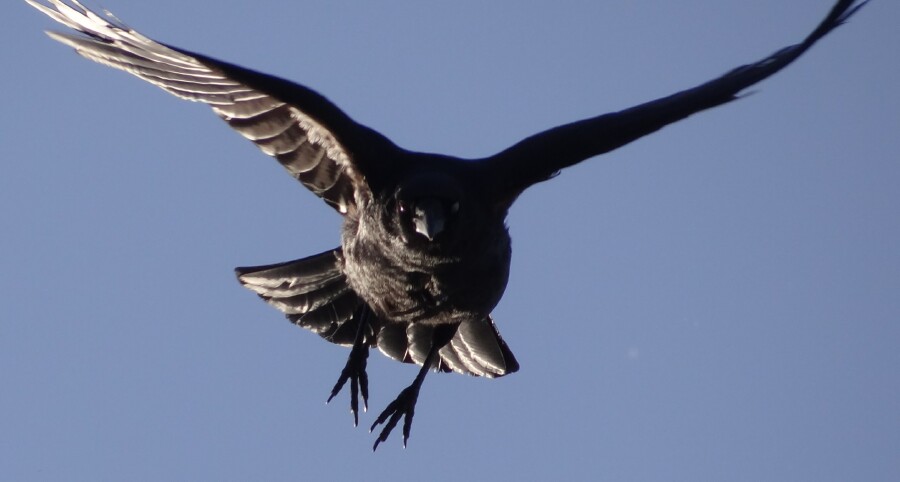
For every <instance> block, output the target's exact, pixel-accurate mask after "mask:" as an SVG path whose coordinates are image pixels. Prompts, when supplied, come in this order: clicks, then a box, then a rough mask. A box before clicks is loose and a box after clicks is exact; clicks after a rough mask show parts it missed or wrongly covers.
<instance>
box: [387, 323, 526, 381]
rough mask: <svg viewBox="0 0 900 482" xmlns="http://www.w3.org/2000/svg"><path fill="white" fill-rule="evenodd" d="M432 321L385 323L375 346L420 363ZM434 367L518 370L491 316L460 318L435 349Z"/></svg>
mask: <svg viewBox="0 0 900 482" xmlns="http://www.w3.org/2000/svg"><path fill="white" fill-rule="evenodd" d="M434 329H435V327H434V326H433V325H428V324H424V323H408V324H405V323H387V324H385V325H384V326H382V327H381V329H380V330H379V331H378V335H377V342H378V349H379V350H381V352H382V353H384V354H385V355H387V356H388V357H390V358H393V359H395V360H398V361H402V362H404V363H415V364H416V365H422V364H423V363H424V362H425V358H426V357H427V356H428V351H429V350H430V349H431V343H432V342H433V340H434V337H433V336H432V332H433V330H434ZM438 355H440V361H439V363H438V364H437V366H435V367H434V368H435V369H436V370H439V371H442V372H456V373H462V374H465V375H474V376H476V377H487V378H497V377H502V376H504V375H509V374H510V373H513V372H516V371H518V370H519V362H518V361H516V357H515V356H514V355H513V353H512V351H511V350H510V349H509V347H508V346H507V345H506V342H505V341H503V337H501V336H500V332H499V331H497V327H496V325H494V321H493V320H492V319H491V317H486V318H484V319H482V320H478V321H472V320H469V321H464V322H462V323H460V325H459V328H458V329H457V330H456V333H455V334H454V335H453V338H451V339H450V341H449V342H448V343H447V344H446V345H444V346H443V347H442V348H441V349H440V350H439V351H438Z"/></svg>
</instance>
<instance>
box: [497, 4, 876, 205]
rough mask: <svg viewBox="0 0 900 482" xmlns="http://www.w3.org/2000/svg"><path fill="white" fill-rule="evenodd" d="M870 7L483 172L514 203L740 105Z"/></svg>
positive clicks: (550, 137)
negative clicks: (622, 150)
mask: <svg viewBox="0 0 900 482" xmlns="http://www.w3.org/2000/svg"><path fill="white" fill-rule="evenodd" d="M867 2H868V0H865V1H862V2H858V1H857V0H839V1H838V2H837V3H836V4H835V6H834V7H833V8H832V9H831V11H830V12H829V13H828V16H827V17H825V19H824V20H823V21H822V22H821V23H820V24H819V26H818V27H816V29H815V30H813V32H812V33H811V34H809V36H807V37H806V39H805V40H803V42H801V43H799V44H796V45H792V46H790V47H786V48H784V49H781V50H779V51H778V52H775V53H774V54H772V55H770V56H768V57H766V58H764V59H762V60H760V61H759V62H756V63H752V64H748V65H744V66H741V67H738V68H736V69H734V70H732V71H730V72H728V73H726V74H725V75H723V76H721V77H719V78H717V79H714V80H711V81H709V82H706V83H705V84H702V85H699V86H697V87H694V88H692V89H688V90H684V91H681V92H678V93H676V94H674V95H670V96H668V97H663V98H661V99H657V100H654V101H652V102H648V103H646V104H641V105H638V106H635V107H632V108H630V109H626V110H623V111H620V112H615V113H610V114H605V115H601V116H599V117H593V118H590V119H584V120H581V121H578V122H574V123H571V124H566V125H563V126H559V127H556V128H553V129H550V130H547V131H544V132H541V133H539V134H536V135H534V136H531V137H529V138H527V139H524V140H523V141H521V142H519V143H518V144H515V145H514V146H512V147H510V148H508V149H506V150H505V151H502V152H500V153H498V154H496V155H494V156H492V157H490V158H488V159H486V160H485V161H486V162H485V163H483V164H482V167H483V168H486V169H487V170H488V171H489V172H490V174H491V178H492V179H496V180H497V182H499V183H500V184H502V185H503V187H502V188H501V189H499V190H498V192H497V194H498V195H499V196H500V199H503V202H507V203H511V202H512V201H513V200H514V199H515V197H516V196H518V195H519V194H520V193H521V192H522V191H523V190H524V189H526V188H527V187H528V186H530V185H532V184H534V183H537V182H540V181H544V180H546V179H549V178H551V177H553V176H554V175H555V174H556V173H558V172H559V170H560V169H563V168H565V167H569V166H571V165H573V164H576V163H578V162H580V161H583V160H585V159H588V158H590V157H593V156H596V155H599V154H603V153H605V152H609V151H611V150H613V149H616V148H618V147H621V146H623V145H625V144H628V143H629V142H631V141H634V140H636V139H638V138H640V137H643V136H645V135H647V134H650V133H652V132H655V131H657V130H659V129H661V128H662V127H664V126H666V125H667V124H671V123H673V122H676V121H679V120H681V119H684V118H685V117H688V116H689V115H691V114H694V113H696V112H700V111H702V110H705V109H709V108H711V107H716V106H718V105H722V104H725V103H727V102H730V101H732V100H735V99H737V98H738V96H739V94H740V92H741V91H743V90H744V89H746V88H747V87H750V86H751V85H753V84H755V83H757V82H759V81H761V80H763V79H765V78H766V77H769V76H770V75H772V74H774V73H775V72H778V71H779V70H781V69H783V68H784V67H785V66H787V65H788V64H790V63H791V62H793V61H794V60H796V59H797V58H798V57H800V55H802V54H803V53H804V52H806V50H807V49H809V48H810V47H812V46H813V44H815V43H816V42H817V41H818V40H819V39H821V38H822V37H824V36H825V35H827V34H828V33H829V32H831V31H832V30H833V29H835V28H836V27H838V26H839V25H841V24H842V23H844V22H846V21H847V19H849V18H850V17H851V16H852V15H853V14H854V13H856V11H857V10H859V9H860V8H861V7H862V6H863V5H865V4H866V3H867Z"/></svg>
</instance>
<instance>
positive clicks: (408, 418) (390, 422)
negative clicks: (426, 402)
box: [369, 386, 419, 452]
mask: <svg viewBox="0 0 900 482" xmlns="http://www.w3.org/2000/svg"><path fill="white" fill-rule="evenodd" d="M418 398H419V389H418V387H416V386H410V387H406V388H405V389H404V390H403V391H402V392H400V395H397V398H395V399H394V401H393V402H391V403H390V404H388V406H387V408H385V409H384V411H382V412H381V415H379V416H378V418H377V419H375V423H373V424H372V426H371V427H370V428H369V432H372V431H374V430H375V427H377V426H378V425H380V424H382V423H385V421H386V422H387V423H385V425H384V428H382V429H381V433H380V434H378V438H377V439H376V440H375V445H373V446H372V451H373V452H374V451H375V450H377V449H378V444H380V443H381V442H384V441H385V440H387V438H388V437H389V436H390V435H391V431H393V430H394V427H396V426H397V422H399V421H400V417H401V416H402V417H403V448H406V441H407V440H409V432H410V429H411V428H412V420H413V416H414V415H415V414H416V400H418Z"/></svg>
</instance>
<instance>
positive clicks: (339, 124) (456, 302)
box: [26, 0, 868, 450]
mask: <svg viewBox="0 0 900 482" xmlns="http://www.w3.org/2000/svg"><path fill="white" fill-rule="evenodd" d="M26 1H27V2H28V3H29V4H31V5H32V6H34V7H35V8H37V9H38V10H40V11H41V12H43V13H45V14H47V15H48V16H50V18H52V19H53V20H56V21H57V22H59V23H61V24H63V25H65V26H67V27H70V28H72V29H74V30H76V31H77V32H79V33H74V34H68V33H56V32H48V35H50V37H51V38H53V39H54V40H58V41H59V42H62V43H64V44H66V45H69V46H70V47H72V48H74V49H75V50H76V51H77V52H78V53H79V54H81V55H82V56H84V57H86V58H88V59H90V60H93V61H95V62H99V63H101V64H104V65H107V66H110V67H113V68H116V69H120V70H124V71H126V72H128V73H130V74H132V75H135V76H137V77H140V78H141V79H144V80H146V81H148V82H150V83H151V84H154V85H156V86H158V87H160V88H162V89H164V90H166V91H167V92H169V93H171V94H173V95H175V96H177V97H180V98H182V99H186V100H191V101H196V102H201V103H204V104H207V105H209V106H210V107H211V108H212V110H213V112H215V113H216V114H217V115H218V116H219V117H220V118H222V119H223V120H224V121H225V122H227V123H228V125H229V126H231V127H232V128H233V129H235V130H236V131H238V133H240V134H241V135H243V136H244V137H246V138H247V139H249V140H250V141H252V142H253V143H255V144H256V145H257V146H258V147H259V149H260V150H262V151H263V153H265V154H267V155H269V156H272V157H274V158H275V159H277V160H278V162H279V163H281V165H282V166H284V168H285V169H287V171H288V172H289V173H290V174H291V175H292V176H293V177H295V178H296V179H297V180H298V181H300V182H301V183H302V184H303V185H304V186H306V188H308V189H309V190H310V191H312V192H313V193H314V194H316V195H317V196H319V197H320V198H322V199H323V200H324V201H325V202H326V203H327V204H328V205H330V206H331V207H332V208H334V209H335V210H336V211H337V212H338V213H339V214H340V215H341V216H343V227H342V229H341V243H340V246H339V247H337V248H335V249H332V250H330V251H326V252H324V253H319V254H316V255H313V256H309V257H305V258H302V259H297V260H293V261H287V262H283V263H278V264H272V265H267V266H254V267H245V268H237V269H236V273H237V278H238V281H239V282H240V283H241V284H242V285H243V286H245V287H247V288H248V289H250V290H251V291H253V292H254V293H256V294H257V295H259V296H260V297H261V298H262V299H263V300H265V301H266V302H267V303H269V304H270V305H272V306H273V307H275V308H276V309H278V310H280V311H281V312H283V313H284V314H285V315H286V316H287V318H288V319H289V320H290V321H292V322H293V323H295V324H297V325H299V326H301V327H304V328H306V329H309V330H311V331H313V332H314V333H317V334H318V335H319V336H321V337H322V338H324V339H326V340H328V341H330V342H332V343H336V344H339V345H344V346H349V347H351V349H350V354H349V357H348V359H347V363H346V365H345V366H344V368H343V370H342V371H341V374H340V376H339V377H338V381H337V383H336V384H335V385H334V387H333V389H332V390H331V393H330V396H329V398H328V400H329V401H330V400H331V399H332V398H334V397H335V396H336V395H337V394H338V393H339V392H340V391H341V390H342V388H343V387H344V385H345V384H346V383H347V382H350V407H351V412H352V414H353V419H354V424H357V423H358V410H359V400H360V399H362V402H363V407H364V408H366V407H367V406H368V377H367V374H366V360H367V358H368V354H369V349H370V348H372V347H377V348H378V349H379V350H380V351H381V352H382V353H384V354H385V355H387V356H388V357H390V358H393V359H395V360H398V361H401V362H404V363H415V364H417V365H420V366H421V368H420V370H419V372H418V374H417V376H416V378H415V379H414V380H413V382H412V383H411V384H410V385H409V386H408V387H407V388H406V389H404V390H403V391H401V392H400V394H399V395H398V396H397V397H396V398H395V399H394V400H393V401H392V402H391V403H390V404H389V405H388V406H387V408H385V409H384V411H382V412H381V414H380V415H379V416H378V417H377V418H376V420H375V421H374V423H373V424H372V426H371V430H375V428H376V427H378V426H379V425H382V424H384V425H383V427H382V430H381V432H380V433H379V435H378V437H377V438H376V440H375V444H374V446H373V450H375V449H377V448H378V445H379V444H380V443H381V442H383V441H385V440H387V438H388V436H389V435H390V433H391V431H392V430H393V429H394V428H395V427H396V425H397V424H398V422H399V421H400V419H401V418H403V421H404V422H403V445H404V446H406V442H407V439H408V438H409V433H410V428H411V426H412V420H413V415H414V413H415V407H416V400H417V398H418V394H419V390H420V388H421V386H422V383H423V381H424V379H425V377H426V375H427V373H428V371H429V370H436V371H443V372H456V373H463V374H468V375H474V376H481V377H491V378H493V377H501V376H504V375H508V374H510V373H514V372H516V371H517V370H518V369H519V363H518V361H517V360H516V357H515V356H514V355H513V353H512V351H511V350H510V349H509V347H508V346H507V344H506V343H505V342H504V341H503V338H501V336H500V332H499V331H498V330H497V327H496V325H495V324H494V320H493V319H492V317H491V311H492V310H493V309H494V307H495V306H496V305H497V303H498V302H499V301H500V298H501V296H502V295H503V292H504V291H505V289H506V284H507V279H508V276H509V264H510V255H511V251H510V237H509V233H508V231H507V228H506V224H505V219H506V215H507V211H508V210H509V208H510V206H511V205H512V204H513V202H514V201H515V200H516V198H517V197H518V196H519V195H520V194H521V193H522V192H523V191H524V190H525V189H527V188H528V187H529V186H532V185H534V184H536V183H539V182H542V181H545V180H548V179H550V178H552V177H554V176H555V175H556V174H558V173H559V172H560V170H562V169H563V168H566V167H569V166H572V165H574V164H576V163H578V162H581V161H583V160H586V159H589V158H592V157H594V156H597V155H600V154H603V153H606V152H609V151H612V150H614V149H616V148H618V147H621V146H623V145H625V144H628V143H629V142H631V141H634V140H636V139H638V138H640V137H643V136H645V135H647V134H650V133H652V132H655V131H657V130H659V129H661V128H662V127H664V126H666V125H668V124H671V123H673V122H676V121H679V120H681V119H684V118H686V117H688V116H690V115H692V114H694V113H696V112H700V111H702V110H705V109H709V108H712V107H716V106H719V105H722V104H726V103H728V102H731V101H733V100H735V99H738V98H740V97H741V93H742V92H743V91H744V90H745V89H747V88H748V87H749V86H751V85H753V84H755V83H757V82H759V81H761V80H763V79H765V78H767V77H769V76H770V75H772V74H774V73H775V72H778V71H779V70H781V69H782V68H784V67H785V66H787V65H788V64H790V63H791V62H793V61H794V60H796V59H797V58H798V57H800V56H801V55H802V54H803V53H804V52H806V51H807V50H808V49H809V48H810V47H812V46H813V44H815V43H816V42H817V41H818V40H819V39H821V38H822V37H824V36H825V35H827V34H828V33H829V32H831V31H832V30H833V29H835V28H836V27H838V26H839V25H841V24H843V23H844V22H846V21H847V19H849V18H850V17H851V16H852V15H853V14H854V13H856V12H857V11H858V10H859V9H860V8H862V6H863V5H865V4H866V3H867V2H868V0H864V1H858V0H839V1H837V3H836V4H835V5H834V6H833V7H832V9H831V11H830V12H829V13H828V15H827V16H826V17H825V19H824V20H822V22H821V23H820V24H819V25H818V26H817V27H816V28H815V29H814V30H813V31H812V33H810V34H809V35H808V36H807V37H806V38H805V39H804V40H803V41H802V42H800V43H798V44H795V45H791V46H789V47H786V48H783V49H781V50H779V51H777V52H775V53H774V54H772V55H770V56H768V57H766V58H764V59H762V60H760V61H758V62H755V63H750V64H747V65H743V66H740V67H738V68H735V69H733V70H731V71H729V72H727V73H726V74H724V75H722V76H721V77H718V78H716V79H713V80H711V81H709V82H706V83H704V84H701V85H699V86H696V87H693V88H690V89H687V90H683V91H681V92H678V93H676V94H673V95H670V96H668V97H663V98H660V99H657V100H654V101H651V102H647V103H645V104H641V105H638V106H635V107H632V108H629V109H625V110H622V111H619V112H614V113H609V114H604V115H600V116H597V117H592V118H589V119H584V120H580V121H577V122H573V123H570V124H566V125H562V126H559V127H555V128H552V129H549V130H547V131H544V132H541V133H538V134H535V135H533V136H531V137H528V138H526V139H524V140H522V141H520V142H519V143H517V144H515V145H513V146H511V147H509V148H507V149H506V150H503V151H501V152H499V153H497V154H494V155H492V156H489V157H485V158H482V159H459V158H455V157H451V156H446V155H440V154H432V153H422V152H412V151H408V150H406V149H403V148H401V147H398V146H397V145H395V144H394V143H393V142H391V141H390V140H389V139H387V138H386V137H385V136H383V135H381V134H379V133H378V132H376V131H375V130H373V129H371V128H369V127H366V126H364V125H362V124H358V123H356V122H355V121H354V120H353V119H351V118H350V117H349V116H348V115H347V114H345V113H344V112H343V111H341V110H340V109H339V108H338V107H337V106H335V104H333V103H332V102H330V101H329V100H328V99H326V98H325V97H323V96H321V95H320V94H318V93H316V92H314V91H312V90H310V89H308V88H306V87H304V86H301V85H298V84H295V83H292V82H289V81H287V80H283V79H280V78H277V77H273V76H270V75H266V74H263V73H259V72H255V71H252V70H249V69H246V68H243V67H240V66H237V65H234V64H230V63H227V62H223V61H220V60H216V59H213V58H210V57H207V56H205V55H202V54H198V53H194V52H190V51H187V50H183V49H180V48H177V47H173V46H171V45H167V44H164V43H161V42H157V41H155V40H153V39H151V38H149V37H146V36H144V35H142V34H140V33H138V32H137V31H135V30H133V29H131V28H129V27H128V26H126V25H125V24H124V23H122V22H121V21H120V20H118V19H116V18H115V17H113V16H112V15H111V14H109V13H108V12H107V13H106V15H100V14H97V13H95V12H93V11H91V10H89V9H88V8H86V7H84V6H83V5H82V4H80V3H79V2H78V1H77V0H70V2H65V1H63V0H46V2H48V3H44V2H41V1H39V0H26Z"/></svg>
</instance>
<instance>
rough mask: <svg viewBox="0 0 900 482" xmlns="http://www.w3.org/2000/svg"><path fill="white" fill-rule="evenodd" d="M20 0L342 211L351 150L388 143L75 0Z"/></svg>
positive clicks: (289, 86)
mask: <svg viewBox="0 0 900 482" xmlns="http://www.w3.org/2000/svg"><path fill="white" fill-rule="evenodd" d="M27 1H28V3H29V4H31V5H32V6H34V7H35V8H37V9H38V10H40V11H41V12H43V13H45V14H47V15H48V16H49V17H50V18H52V19H54V20H56V21H57V22H59V23H61V24H63V25H65V26H67V27H71V28H72V29H74V30H77V31H78V32H81V33H82V34H84V35H68V34H60V33H55V32H48V34H49V35H50V36H51V37H52V38H53V39H55V40H58V41H60V42H62V43H64V44H67V45H69V46H71V47H73V48H74V49H75V50H76V51H77V52H78V53H79V54H81V55H82V56H84V57H86V58H88V59H90V60H93V61H95V62H99V63H101V64H104V65H107V66H110V67H113V68H116V69H120V70H124V71H125V72H128V73H130V74H133V75H135V76H137V77H140V78H141V79H144V80H146V81H147V82H150V83H152V84H154V85H156V86H158V87H160V88H162V89H164V90H165V91H167V92H169V93H171V94H173V95H175V96H178V97H180V98H182V99H187V100H191V101H196V102H203V103H205V104H208V105H209V106H210V107H212V109H213V111H214V112H215V113H216V114H217V115H218V116H219V117H221V118H222V119H224V120H225V121H226V122H227V123H228V124H229V125H230V126H231V127H232V128H234V129H235V130H236V131H238V132H239V133H240V134H241V135H243V136H244V137H246V138H247V139H250V140H251V141H253V142H254V143H255V144H256V145H257V146H258V147H259V148H260V149H261V150H262V151H263V152H264V153H266V154H268V155H270V156H273V157H275V158H276V159H278V162H280V163H281V165H283V166H284V167H285V168H286V169H287V170H288V172H290V173H291V175H293V176H294V177H295V178H297V179H298V180H299V181H300V182H302V183H303V185H304V186H306V187H307V188H309V189H310V190H311V191H313V192H314V193H315V194H316V195H318V196H320V197H322V198H323V199H324V200H325V201H326V202H328V203H329V204H330V205H331V206H332V207H334V208H335V209H337V210H338V211H339V212H341V213H342V214H346V213H347V212H350V211H353V210H354V209H355V207H356V205H357V202H356V196H359V195H367V194H366V193H367V192H368V186H366V184H365V168H364V167H363V166H361V165H360V160H359V158H360V157H361V156H359V155H358V154H359V152H360V151H362V150H363V149H366V150H377V149H382V148H391V147H392V146H393V145H392V144H391V143H390V141H388V140H387V139H385V138H384V137H383V136H381V135H380V134H377V133H376V132H374V131H372V130H370V129H368V128H366V127H365V126H362V125H360V124H357V123H355V122H354V121H353V120H352V119H350V118H349V117H348V116H347V115H346V114H344V113H343V112H342V111H341V110H340V109H338V108H337V107H336V106H335V105H334V104H332V103H331V102H329V101H328V100H327V99H325V98H324V97H322V96H321V95H319V94H317V93H316V92H314V91H312V90H310V89H308V88H306V87H303V86H300V85H297V84H294V83H291V82H288V81H286V80H282V79H279V78H276V77H273V76H269V75H266V74H261V73H258V72H254V71H251V70H248V69H244V68H242V67H239V66H236V65H232V64H228V63H225V62H221V61H218V60H215V59H211V58H209V57H206V56H203V55H199V54H195V53H191V52H187V51H184V50H181V49H178V48H175V47H171V46H168V45H165V44H162V43H160V42H156V41H154V40H152V39H150V38H147V37H145V36H143V35H141V34H140V33H138V32H136V31H135V30H133V29H131V28H129V27H127V26H125V25H123V24H122V23H121V22H120V21H118V20H117V19H115V18H113V17H112V16H111V15H108V17H109V18H104V17H102V16H100V15H98V14H96V13H94V12H92V11H91V10H89V9H87V8H85V7H84V6H83V5H81V4H80V3H78V1H77V0H70V1H71V4H72V5H69V4H68V3H65V2H63V1H61V0H48V1H49V3H50V6H47V5H43V4H41V3H38V1H36V0H27Z"/></svg>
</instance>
